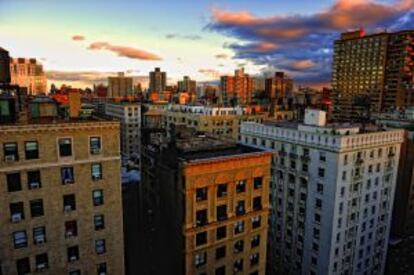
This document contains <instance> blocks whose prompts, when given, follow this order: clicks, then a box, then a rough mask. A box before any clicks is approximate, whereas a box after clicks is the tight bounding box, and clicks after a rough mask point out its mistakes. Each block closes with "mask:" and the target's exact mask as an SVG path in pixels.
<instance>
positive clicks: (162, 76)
mask: <svg viewBox="0 0 414 275" xmlns="http://www.w3.org/2000/svg"><path fill="white" fill-rule="evenodd" d="M149 81H150V82H149V92H150V93H162V92H164V91H165V90H166V86H167V73H166V72H161V69H160V68H155V70H154V71H152V72H150V73H149Z"/></svg>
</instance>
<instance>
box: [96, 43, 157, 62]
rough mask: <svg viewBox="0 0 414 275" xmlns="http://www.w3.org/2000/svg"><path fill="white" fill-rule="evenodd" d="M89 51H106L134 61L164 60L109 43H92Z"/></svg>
mask: <svg viewBox="0 0 414 275" xmlns="http://www.w3.org/2000/svg"><path fill="white" fill-rule="evenodd" d="M88 49H89V50H106V51H111V52H114V53H116V54H117V55H118V56H122V57H127V58H132V59H139V60H152V61H155V60H162V58H161V57H159V56H158V55H156V54H153V53H150V52H147V51H144V50H140V49H137V48H132V47H127V46H119V45H113V44H110V43H108V42H94V43H91V44H90V45H89V47H88Z"/></svg>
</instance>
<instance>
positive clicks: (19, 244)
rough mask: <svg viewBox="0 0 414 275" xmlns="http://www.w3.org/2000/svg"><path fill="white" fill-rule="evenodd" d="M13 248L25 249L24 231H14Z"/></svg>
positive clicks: (25, 237)
mask: <svg viewBox="0 0 414 275" xmlns="http://www.w3.org/2000/svg"><path fill="white" fill-rule="evenodd" d="M13 241H14V248H23V247H27V234H26V231H24V230H23V231H16V232H14V233H13Z"/></svg>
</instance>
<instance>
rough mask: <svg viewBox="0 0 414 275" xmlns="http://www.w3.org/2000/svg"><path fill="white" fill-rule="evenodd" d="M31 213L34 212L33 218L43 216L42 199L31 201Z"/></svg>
mask: <svg viewBox="0 0 414 275" xmlns="http://www.w3.org/2000/svg"><path fill="white" fill-rule="evenodd" d="M30 213H31V214H32V218H35V217H41V216H43V215H44V211H43V200H42V199H37V200H31V201H30Z"/></svg>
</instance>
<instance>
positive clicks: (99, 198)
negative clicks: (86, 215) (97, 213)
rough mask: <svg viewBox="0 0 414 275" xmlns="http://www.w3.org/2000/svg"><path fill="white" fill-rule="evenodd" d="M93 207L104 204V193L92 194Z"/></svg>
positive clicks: (98, 191) (96, 191)
mask: <svg viewBox="0 0 414 275" xmlns="http://www.w3.org/2000/svg"><path fill="white" fill-rule="evenodd" d="M92 199H93V206H99V205H102V204H103V203H104V197H103V191H102V190H94V191H93V193H92Z"/></svg>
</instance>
